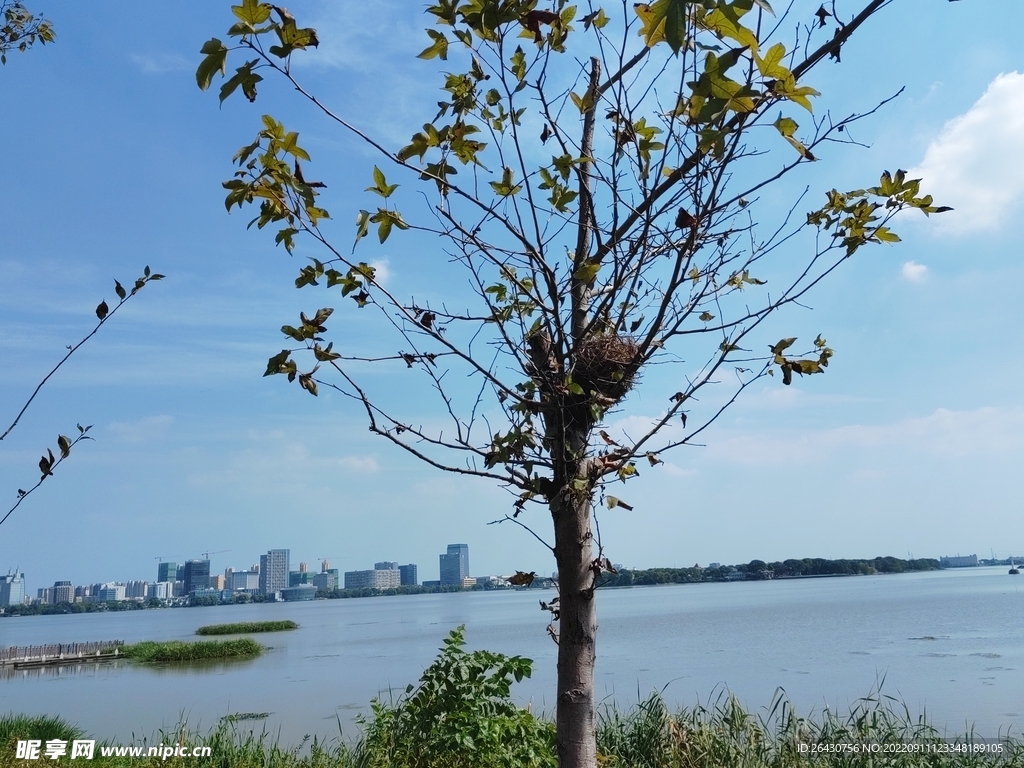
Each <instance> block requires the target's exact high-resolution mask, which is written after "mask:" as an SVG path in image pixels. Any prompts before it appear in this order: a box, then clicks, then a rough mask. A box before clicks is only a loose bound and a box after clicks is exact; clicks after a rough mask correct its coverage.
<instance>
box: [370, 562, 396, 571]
mask: <svg viewBox="0 0 1024 768" xmlns="http://www.w3.org/2000/svg"><path fill="white" fill-rule="evenodd" d="M373 570H375V571H397V570H398V563H397V562H396V561H394V560H384V561H382V562H380V563H374V564H373Z"/></svg>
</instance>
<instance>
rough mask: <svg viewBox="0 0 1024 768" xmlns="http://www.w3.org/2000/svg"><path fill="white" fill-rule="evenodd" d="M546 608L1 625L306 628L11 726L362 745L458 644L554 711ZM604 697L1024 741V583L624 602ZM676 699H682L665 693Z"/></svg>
mask: <svg viewBox="0 0 1024 768" xmlns="http://www.w3.org/2000/svg"><path fill="white" fill-rule="evenodd" d="M552 596H553V595H552V593H550V592H544V591H539V590H530V591H515V592H467V593H456V594H442V595H410V596H403V597H381V598H363V599H356V600H320V601H315V602H307V603H277V604H261V605H245V606H218V607H210V608H187V609H174V610H146V611H133V612H124V613H103V614H78V615H71V616H38V617H25V618H2V619H0V646H7V645H30V644H39V643H56V642H67V643H70V642H83V641H88V640H108V639H120V640H124V641H126V642H135V641H138V640H190V639H196V638H195V636H194V634H193V633H194V632H195V630H196V628H197V627H199V626H201V625H204V624H215V623H222V622H234V621H262V620H273V619H293V620H295V621H297V622H298V623H299V624H300V625H301V627H300V629H298V630H296V631H293V632H281V633H273V634H266V635H259V636H258V638H259V639H260V640H261V642H263V643H264V644H266V645H268V646H272V648H271V650H269V651H268V652H267V653H265V654H264V655H263V656H261V657H260V658H258V659H254V660H251V661H242V662H232V663H218V664H214V665H212V666H204V667H196V666H185V667H166V666H164V667H150V666H143V665H135V664H131V663H125V662H117V663H113V664H109V665H96V666H89V667H67V668H64V669H61V670H60V671H59V672H58V673H54V672H46V673H40V672H19V673H16V674H15V675H13V676H9V677H7V678H4V679H0V713H2V712H7V711H13V712H24V713H33V714H34V713H50V714H60V715H62V716H64V717H66V718H68V719H69V720H71V721H73V722H76V723H77V724H79V725H80V726H82V727H83V728H85V729H86V730H87V731H89V732H90V733H92V734H94V735H96V736H98V737H101V738H120V739H126V738H128V737H130V736H131V735H132V734H135V735H137V736H139V735H151V734H153V733H154V732H155V730H156V729H157V728H161V727H171V726H173V725H174V724H176V723H178V722H179V721H181V720H182V719H187V721H188V723H189V724H190V725H191V726H199V727H201V728H204V729H206V728H209V727H212V726H213V725H215V724H216V722H217V720H218V719H219V718H220V717H222V716H224V715H226V714H229V713H243V712H270V713H272V714H271V716H270V717H269V718H267V719H266V720H265V721H262V723H260V722H257V723H256V725H257V728H259V727H262V725H263V724H264V723H265V725H266V727H267V728H268V730H271V731H272V732H274V733H277V732H280V734H281V738H282V741H283V742H285V743H287V744H296V743H298V741H299V740H300V739H301V738H302V736H303V735H305V734H318V735H321V736H328V737H331V736H336V735H337V734H338V723H339V721H340V722H341V724H342V725H343V726H344V729H345V732H346V733H348V734H352V733H353V732H354V726H353V725H352V719H353V717H354V716H355V715H356V714H357V713H359V712H364V711H366V706H367V703H368V702H369V700H370V698H371V697H372V696H374V695H376V694H378V693H379V692H381V691H386V690H387V689H388V688H389V687H391V686H393V687H394V688H395V690H396V693H397V692H400V691H401V690H402V689H404V687H405V685H406V684H407V683H410V682H415V681H416V680H417V678H418V677H419V675H420V673H421V672H422V670H423V668H424V667H426V666H427V665H428V664H429V663H430V662H431V660H432V659H433V658H434V656H435V655H436V652H437V649H438V647H439V646H440V645H441V641H442V639H443V638H444V636H445V635H446V634H447V632H448V631H449V630H450V629H452V628H453V627H455V626H457V625H459V624H466V626H467V641H468V644H469V646H470V647H471V648H488V649H490V650H495V651H500V652H503V653H507V654H520V655H523V656H527V657H530V658H532V659H534V660H535V666H534V675H533V678H532V679H530V680H526V681H524V682H523V683H521V684H519V685H517V686H516V687H515V688H514V689H513V690H514V692H515V693H516V695H517V697H518V699H519V700H520V701H521V702H523V703H526V702H532V703H533V706H534V708H535V710H536V709H539V710H542V711H551V710H553V708H554V679H555V651H556V648H555V646H554V644H553V643H552V641H551V640H550V639H549V638H548V637H547V635H546V634H545V631H544V628H545V626H546V621H545V616H547V614H545V613H542V612H541V611H540V609H539V606H538V604H537V603H538V599H540V598H543V599H550V598H551V597H552ZM598 599H599V603H598V613H599V621H600V632H599V636H598V668H597V689H598V692H599V694H600V695H601V696H604V697H606V698H608V699H614V700H615V701H616V702H618V703H619V704H621V705H623V706H627V707H628V706H629V705H631V704H634V703H636V701H637V700H638V698H646V696H647V695H648V694H649V693H650V692H651V691H653V690H655V689H661V688H663V687H665V696H666V698H667V699H668V700H669V701H670V702H671V703H673V704H674V705H681V704H685V705H689V704H693V703H695V702H697V701H701V702H707V701H708V699H709V698H713V697H715V696H717V695H718V694H719V693H721V691H722V690H723V689H728V690H730V691H732V692H733V693H735V694H736V695H737V696H738V697H739V698H740V700H741V701H743V703H744V704H745V705H746V706H747V707H748V708H751V709H759V708H762V707H765V706H767V705H768V704H769V703H770V702H771V700H772V698H773V696H774V694H775V692H776V689H777V688H779V687H782V688H784V689H785V691H786V693H787V694H788V696H789V698H790V700H791V701H792V702H793V703H794V704H795V705H796V707H797V709H798V711H801V712H802V713H806V712H807V711H809V710H811V709H812V708H814V709H817V710H820V709H821V708H822V707H823V706H829V707H838V708H839V709H840V710H841V711H842V710H847V709H848V708H849V705H850V703H851V702H853V701H855V700H856V699H858V698H860V697H862V696H865V695H867V694H869V693H871V692H872V691H873V690H874V689H875V688H876V686H877V684H878V682H879V681H880V680H882V679H883V678H884V686H883V688H882V693H883V694H889V695H891V696H895V697H897V698H899V699H901V700H903V701H904V702H906V704H907V705H908V707H909V708H910V711H911V712H912V713H913V714H915V715H916V714H918V713H920V712H921V711H922V710H926V711H927V714H928V717H929V719H930V720H931V721H932V722H933V723H935V724H936V725H938V726H939V727H947V728H948V729H950V730H951V731H952V732H961V733H962V732H964V731H965V730H966V728H967V725H968V724H969V723H973V724H974V725H975V727H976V729H977V732H978V733H979V734H980V735H983V736H995V735H997V733H998V732H999V731H1000V729H1001V730H1002V731H1004V732H1005V731H1006V729H1007V728H1011V727H1012V729H1013V730H1014V731H1015V732H1016V733H1018V734H1020V733H1021V731H1022V729H1024V621H1022V619H1024V577H1022V578H1014V577H1011V576H1008V575H1007V574H1006V569H1005V568H971V569H960V570H949V571H938V572H930V573H914V574H900V575H879V576H857V577H848V578H825V579H799V580H784V581H764V582H737V583H727V584H693V585H678V586H658V587H636V588H629V589H611V590H606V591H602V592H599V593H598ZM666 686H667V687H666Z"/></svg>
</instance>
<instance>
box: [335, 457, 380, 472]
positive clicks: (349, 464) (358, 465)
mask: <svg viewBox="0 0 1024 768" xmlns="http://www.w3.org/2000/svg"><path fill="white" fill-rule="evenodd" d="M338 464H340V465H341V466H342V467H344V468H345V469H351V470H352V471H354V472H376V471H378V470H379V469H380V464H378V463H377V460H376V459H375V458H373V456H344V457H342V458H340V459H338Z"/></svg>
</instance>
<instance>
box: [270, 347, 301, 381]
mask: <svg viewBox="0 0 1024 768" xmlns="http://www.w3.org/2000/svg"><path fill="white" fill-rule="evenodd" d="M289 355H291V352H290V351H289V350H287V349H282V350H281V352H280V353H279V354H276V355H274V356H273V357H272V358H270V359H269V360H268V361H267V372H266V373H264V374H263V375H264V376H273V375H274V374H275V373H287V365H286V364H287V362H288V357H289ZM292 365H294V363H292ZM282 369H284V370H282Z"/></svg>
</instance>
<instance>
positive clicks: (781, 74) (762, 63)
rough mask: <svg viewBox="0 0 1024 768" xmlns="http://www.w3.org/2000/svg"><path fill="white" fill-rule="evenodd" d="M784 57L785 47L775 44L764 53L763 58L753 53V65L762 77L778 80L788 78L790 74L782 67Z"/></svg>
mask: <svg viewBox="0 0 1024 768" xmlns="http://www.w3.org/2000/svg"><path fill="white" fill-rule="evenodd" d="M785 56H786V46H784V45H783V44H782V43H776V44H775V45H773V46H772V47H771V48H769V49H768V50H767V51H766V52H765V54H764V58H762V57H760V56H758V55H757V54H756V53H755V54H754V63H755V64H757V69H758V71H759V72H760V73H761V76H762V77H766V78H770V79H772V80H779V79H782V78H785V77H788V76H789V74H790V72H789V70H788V69H786V67H784V66H783V65H782V60H783V58H785Z"/></svg>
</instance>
